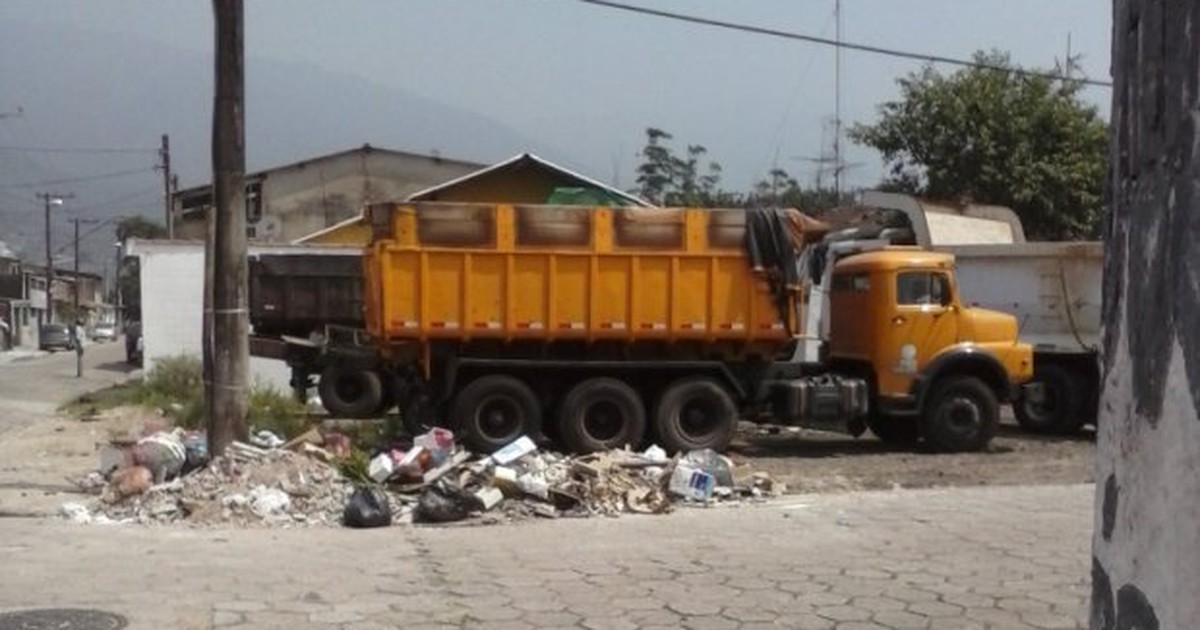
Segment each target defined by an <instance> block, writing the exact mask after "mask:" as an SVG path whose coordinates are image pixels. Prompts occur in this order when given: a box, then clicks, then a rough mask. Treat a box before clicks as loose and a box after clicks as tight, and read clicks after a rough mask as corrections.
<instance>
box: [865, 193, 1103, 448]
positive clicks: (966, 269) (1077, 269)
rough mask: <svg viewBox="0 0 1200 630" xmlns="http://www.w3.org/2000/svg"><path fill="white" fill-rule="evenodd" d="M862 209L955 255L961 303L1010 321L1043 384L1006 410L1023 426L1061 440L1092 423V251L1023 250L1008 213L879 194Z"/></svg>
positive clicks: (1096, 257)
mask: <svg viewBox="0 0 1200 630" xmlns="http://www.w3.org/2000/svg"><path fill="white" fill-rule="evenodd" d="M861 203H862V205H863V206H865V207H868V208H876V209H882V210H885V211H891V212H892V213H893V215H894V217H895V216H901V215H902V216H903V217H904V218H905V219H906V222H907V224H908V225H907V226H905V227H903V228H901V229H900V231H901V232H908V231H911V233H905V234H903V235H902V239H901V240H909V242H911V243H912V244H915V245H919V246H922V247H925V248H929V249H932V250H936V251H944V252H948V253H952V254H954V256H955V259H956V269H957V278H958V285H959V287H960V290H961V296H962V301H963V302H964V303H965V304H970V305H972V306H981V307H984V308H987V309H992V310H997V311H1004V312H1008V313H1011V314H1013V315H1016V317H1017V321H1018V325H1019V326H1020V335H1019V336H1020V339H1021V340H1022V341H1024V342H1028V343H1030V344H1033V346H1034V381H1035V382H1040V383H1041V384H1042V388H1041V391H1040V395H1039V396H1037V397H1036V399H1035V397H1033V396H1020V397H1018V398H1016V399H1015V400H1014V402H1013V413H1014V415H1016V417H1017V421H1018V422H1019V423H1020V425H1021V427H1022V428H1024V429H1025V430H1028V431H1031V432H1037V433H1051V434H1066V433H1072V432H1075V431H1078V429H1079V428H1080V427H1081V426H1083V425H1084V424H1089V423H1094V422H1095V418H1096V413H1097V406H1098V401H1099V392H1100V368H1099V361H1098V355H1097V349H1098V348H1099V345H1100V306H1101V284H1102V278H1103V268H1104V250H1103V246H1102V244H1101V243H1099V242H1095V241H1087V242H1027V241H1026V240H1025V232H1024V229H1023V228H1022V226H1021V221H1020V219H1019V218H1018V217H1017V215H1016V213H1014V212H1013V211H1012V210H1011V209H1009V208H1005V207H1002V206H990V205H984V204H976V203H945V202H933V201H929V200H925V199H919V198H916V197H913V196H910V195H905V194H899V193H886V192H878V191H867V192H864V193H863V194H862V199H861ZM896 213H898V214H896ZM904 237H907V239H905V238H904ZM1026 391H1037V390H1036V389H1028V390H1026Z"/></svg>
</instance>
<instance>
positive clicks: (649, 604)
mask: <svg viewBox="0 0 1200 630" xmlns="http://www.w3.org/2000/svg"><path fill="white" fill-rule="evenodd" d="M609 605H610V606H612V607H613V608H620V609H623V610H659V609H661V608H662V607H663V602H662V601H661V600H658V599H655V598H653V597H617V598H614V599H612V600H610V601H609Z"/></svg>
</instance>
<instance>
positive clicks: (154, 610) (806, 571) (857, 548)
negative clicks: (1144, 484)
mask: <svg viewBox="0 0 1200 630" xmlns="http://www.w3.org/2000/svg"><path fill="white" fill-rule="evenodd" d="M1091 506H1092V487H1091V486H1090V485H1075V486H1040V487H1011V486H1010V487H1002V488H1001V487H997V488H958V489H944V490H914V491H906V490H898V491H884V492H862V493H851V494H840V495H802V496H795V497H789V498H787V499H783V500H780V501H778V502H774V503H770V504H766V505H759V506H745V507H740V508H711V509H704V508H685V509H680V510H679V511H677V512H676V513H675V514H673V515H669V516H660V517H649V516H646V517H624V518H620V519H588V520H557V521H535V522H527V523H522V524H516V525H502V526H491V527H463V526H459V527H436V528H435V527H417V528H413V527H400V528H389V529H384V530H370V531H352V530H343V529H325V528H321V529H303V530H261V529H260V530H214V529H205V530H199V529H177V528H142V527H134V526H94V525H93V526H83V525H69V524H66V523H62V522H55V521H44V520H36V519H0V564H2V565H3V566H5V567H6V568H7V570H6V571H2V572H0V610H18V609H28V608H41V607H91V608H99V609H103V610H107V611H111V612H115V613H120V614H123V615H126V616H127V617H128V618H129V619H130V627H131V628H155V629H157V628H208V627H231V628H330V627H336V628H348V629H351V628H353V629H358V628H363V629H366V628H393V627H404V628H500V629H503V628H534V627H536V628H545V627H552V628H589V629H595V630H600V629H609V628H611V629H620V628H680V627H683V628H836V629H838V630H857V629H867V628H954V629H956V630H961V629H966V628H1004V629H1007V628H1080V627H1083V625H1084V622H1085V619H1086V615H1085V607H1086V602H1087V596H1088V592H1089V582H1088V566H1089V564H1088V557H1089V556H1088V547H1089V540H1090V532H1091V523H1092V509H1091Z"/></svg>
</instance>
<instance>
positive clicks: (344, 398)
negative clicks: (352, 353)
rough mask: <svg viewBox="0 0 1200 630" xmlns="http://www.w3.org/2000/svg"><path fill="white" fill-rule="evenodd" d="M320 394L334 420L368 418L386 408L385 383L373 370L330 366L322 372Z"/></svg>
mask: <svg viewBox="0 0 1200 630" xmlns="http://www.w3.org/2000/svg"><path fill="white" fill-rule="evenodd" d="M317 391H318V392H320V394H321V404H322V405H324V407H325V409H326V410H327V411H328V412H329V413H330V415H334V416H342V417H345V418H369V417H371V416H373V415H375V414H376V412H377V411H378V409H379V407H380V405H382V404H383V381H382V380H381V379H380V378H379V374H378V373H376V372H375V371H373V370H363V369H357V368H348V367H345V366H340V365H331V366H329V367H327V368H325V371H323V372H321V381H320V383H318V385H317Z"/></svg>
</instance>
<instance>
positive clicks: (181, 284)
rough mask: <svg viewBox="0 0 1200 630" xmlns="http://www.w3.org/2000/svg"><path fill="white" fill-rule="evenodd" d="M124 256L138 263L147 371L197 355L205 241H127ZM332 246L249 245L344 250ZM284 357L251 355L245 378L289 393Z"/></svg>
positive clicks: (308, 250) (282, 249)
mask: <svg viewBox="0 0 1200 630" xmlns="http://www.w3.org/2000/svg"><path fill="white" fill-rule="evenodd" d="M127 248H128V252H129V255H131V256H137V257H138V258H139V259H140V261H141V281H142V339H143V345H144V347H143V352H144V362H145V369H146V371H147V372H148V371H150V370H152V369H154V365H155V363H156V362H157V361H158V360H160V359H163V358H165V357H171V356H176V355H180V354H192V355H194V356H196V357H200V356H201V351H202V347H201V340H202V339H203V318H204V244H203V243H199V242H195V241H138V240H136V239H132V240H130V242H129V243H128V245H127ZM345 251H346V248H344V247H336V246H326V247H319V246H278V247H251V253H261V254H268V253H270V254H274V253H287V252H303V253H306V254H322V253H326V254H336V253H345ZM289 378H290V373H289V371H288V369H287V365H286V364H285V363H284V362H283V361H276V360H274V359H263V358H259V357H250V382H251V383H254V382H256V381H258V382H263V383H267V384H270V385H273V386H275V387H277V388H279V389H280V390H281V391H283V392H288V391H290V389H291V386H290V385H289V384H288V380H289Z"/></svg>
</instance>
